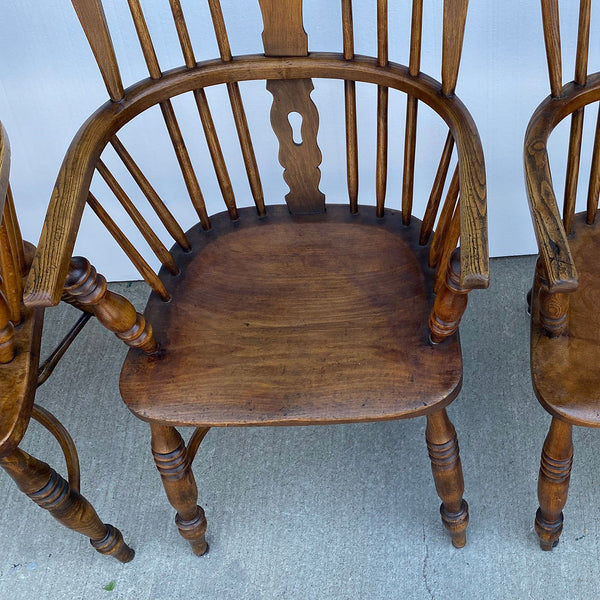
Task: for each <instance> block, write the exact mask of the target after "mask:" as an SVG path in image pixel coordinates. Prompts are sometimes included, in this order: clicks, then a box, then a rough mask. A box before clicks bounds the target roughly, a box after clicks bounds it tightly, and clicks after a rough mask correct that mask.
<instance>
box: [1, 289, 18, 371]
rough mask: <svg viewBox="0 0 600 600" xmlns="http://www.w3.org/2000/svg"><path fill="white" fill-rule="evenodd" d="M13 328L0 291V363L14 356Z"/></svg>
mask: <svg viewBox="0 0 600 600" xmlns="http://www.w3.org/2000/svg"><path fill="white" fill-rule="evenodd" d="M14 336H15V333H14V327H13V324H12V321H11V320H10V310H9V308H8V302H7V301H6V298H5V297H4V294H3V293H2V291H0V363H8V362H10V361H11V360H12V359H13V358H14V356H15V343H14Z"/></svg>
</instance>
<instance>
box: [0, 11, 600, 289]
mask: <svg viewBox="0 0 600 600" xmlns="http://www.w3.org/2000/svg"><path fill="white" fill-rule="evenodd" d="M142 4H143V6H144V8H146V13H147V17H148V21H149V25H150V28H151V30H152V31H153V32H155V35H156V36H157V37H158V38H168V41H169V42H173V41H174V40H175V37H174V36H175V33H174V28H173V25H172V21H171V19H170V12H169V8H168V2H167V0H145V1H143V2H142ZM182 4H183V7H184V11H185V13H186V15H187V18H188V24H189V27H190V30H191V34H192V37H193V39H194V40H195V49H196V53H197V58H198V59H199V60H200V59H203V58H212V57H214V56H216V55H217V53H216V46H215V43H214V35H213V34H212V30H211V27H210V21H209V16H208V11H207V8H206V7H205V6H204V5H205V4H206V3H205V2H199V1H197V0H195V1H191V0H183V2H182ZM236 4H237V5H240V4H241V5H242V6H243V7H244V9H243V12H242V11H241V10H240V9H239V7H236ZM256 4H257V3H256V2H254V1H252V2H250V1H249V0H247V1H246V2H241V3H240V2H238V3H236V2H235V1H234V0H223V7H224V11H225V17H226V21H227V23H228V27H229V34H230V37H231V39H232V49H233V52H234V53H236V54H241V53H245V52H257V51H260V49H261V47H260V37H259V34H260V31H261V30H262V23H261V21H260V13H259V10H258V8H257V6H256ZM305 4H306V8H305V21H306V23H305V28H306V29H307V31H308V33H309V47H310V49H312V50H320V49H326V50H336V51H337V50H339V49H340V48H341V34H340V31H339V23H340V18H339V1H338V0H327V1H325V0H320V1H318V0H312V1H310V0H309V1H307V2H306V3H305ZM355 4H356V8H355V10H356V14H355V22H356V27H357V29H358V28H359V24H360V27H361V28H364V31H365V32H364V33H363V34H361V35H360V36H358V37H357V42H356V50H357V52H359V53H370V54H373V53H374V52H375V34H374V29H375V13H374V8H373V5H374V2H372V1H369V2H367V0H363V1H361V2H359V1H358V0H357V1H356V2H355ZM395 4H401V5H403V6H401V7H400V8H396V7H395ZM408 4H410V3H409V2H407V1H406V0H402V1H399V2H393V1H392V2H390V6H391V7H392V8H391V11H390V28H391V29H395V31H396V34H395V37H394V40H393V42H392V46H391V49H390V58H391V59H392V60H395V61H397V62H404V63H406V61H407V53H408V30H409V21H410V12H409V7H408V6H405V5H408ZM563 4H564V9H565V12H564V14H563V15H562V21H563V26H564V28H565V30H568V31H565V32H564V33H563V44H564V46H565V51H564V54H565V60H564V64H565V65H566V66H565V79H571V78H572V69H573V67H572V66H571V65H573V45H574V39H575V30H576V25H577V24H576V21H575V19H576V15H575V13H576V5H578V3H576V2H572V1H569V2H563ZM126 5H127V3H126V2H125V0H104V6H105V11H106V13H107V18H108V20H109V22H110V23H111V24H112V25H113V26H114V28H113V40H114V42H115V46H116V48H117V55H118V57H119V60H120V63H121V69H122V74H123V79H124V81H125V84H126V85H129V84H131V83H133V82H135V81H136V80H138V79H140V78H142V77H145V76H146V74H147V72H146V71H145V67H144V63H143V59H142V55H141V52H140V51H139V47H138V45H137V41H136V38H135V33H134V30H133V27H132V25H131V20H130V18H129V16H128V12H127V8H126ZM359 5H360V6H359ZM425 5H426V6H425V43H426V44H427V47H428V48H433V50H432V51H427V52H425V53H424V55H423V71H425V72H427V73H429V74H431V75H433V76H435V77H436V78H439V42H440V31H441V23H440V18H439V12H440V10H439V7H440V5H441V0H430V1H426V2H425ZM0 19H1V20H0V57H1V59H0V119H1V120H2V121H3V123H4V125H5V127H6V129H7V130H8V133H9V137H10V140H11V146H12V157H13V160H12V186H13V192H14V195H15V198H16V201H17V203H18V208H17V210H18V212H19V215H20V219H21V221H22V227H23V230H24V236H25V237H26V238H27V239H30V240H32V241H36V240H37V238H38V236H39V231H40V229H41V225H42V221H43V217H44V214H45V208H46V205H47V201H48V198H49V196H50V193H51V190H52V187H53V183H54V180H55V177H56V173H57V171H58V168H59V166H60V163H61V160H62V156H63V154H64V152H65V150H66V148H67V146H68V144H69V142H70V140H71V138H72V136H73V135H74V133H75V132H76V130H77V129H78V127H79V125H80V124H81V123H82V122H83V121H84V120H85V118H86V117H87V116H88V115H89V114H90V113H91V112H92V111H93V110H94V109H95V108H96V107H97V106H99V105H100V104H102V103H103V102H104V101H105V100H106V98H107V96H106V92H105V90H104V87H103V84H102V80H101V77H100V75H99V73H98V71H97V68H96V65H95V62H94V60H93V57H92V55H91V52H90V50H89V47H88V46H87V42H86V40H85V38H84V35H83V33H82V31H81V28H80V26H79V23H78V21H77V19H76V17H75V14H74V11H73V9H72V7H71V5H70V3H69V2H67V1H66V0H44V1H43V2H40V1H39V0H5V2H3V6H2V11H1V17H0ZM592 39H594V37H592ZM157 52H158V55H159V59H160V61H161V66H162V67H163V69H166V68H169V67H172V66H177V65H179V64H180V63H181V59H180V55H179V49H178V46H177V44H176V43H171V44H170V49H169V44H168V42H167V41H165V42H164V43H162V42H159V41H157ZM593 59H594V57H593V56H592V58H591V65H590V70H596V69H597V63H594V60H593ZM247 87H248V88H249V89H248V92H247V96H246V102H247V106H248V111H249V112H252V109H253V107H254V108H256V109H257V110H258V111H259V112H262V114H263V116H266V114H267V111H268V110H269V108H270V96H269V95H268V94H267V92H266V91H265V90H264V84H262V83H260V84H250V85H248V86H247ZM548 89H549V87H548V77H547V70H546V63H545V55H544V48H543V37H542V29H541V15H540V7H539V2H538V1H537V0H529V1H527V2H523V1H522V0H505V1H504V2H492V1H489V0H488V1H485V0H475V1H472V2H471V6H470V13H469V18H468V21H467V31H466V35H465V46H464V52H463V60H462V65H461V74H460V77H459V85H458V88H457V93H458V95H459V96H460V97H461V99H462V100H463V101H464V102H465V104H466V105H467V107H468V108H469V110H470V111H471V113H472V115H473V117H474V119H475V122H476V123H477V125H478V128H479V132H480V135H481V138H482V142H483V147H484V151H485V156H486V165H487V176H488V206H489V229H490V252H491V254H492V256H505V255H516V254H526V253H534V252H535V240H534V237H533V232H532V228H531V224H530V217H529V211H528V208H527V202H526V197H525V191H524V184H523V172H522V159H521V155H522V142H523V134H524V131H525V127H526V125H527V121H528V119H529V116H530V115H531V113H532V112H533V110H534V108H535V106H536V105H537V104H538V103H539V101H540V100H541V99H542V98H543V97H545V96H546V95H547V93H548ZM339 91H340V90H339V87H331V85H330V84H326V85H325V86H323V87H321V88H318V89H317V90H316V91H315V93H314V94H313V96H314V99H315V102H317V103H318V104H319V103H321V105H320V109H321V115H320V116H321V130H320V137H319V141H320V145H321V148H322V150H323V155H324V164H323V168H322V171H323V174H324V178H323V181H322V186H321V187H322V189H323V191H325V193H327V192H328V188H332V187H333V186H334V184H336V183H337V181H338V180H339V181H342V180H343V178H344V177H345V175H344V170H343V169H344V164H343V150H342V147H341V146H339V145H336V143H335V142H334V141H333V140H330V139H329V138H328V135H329V134H330V133H331V131H332V127H333V125H335V124H340V123H341V119H342V118H343V116H342V114H341V112H340V111H339V110H337V109H335V108H334V104H333V103H332V102H329V101H328V100H329V97H330V96H334V95H338V94H339ZM360 95H361V98H362V100H361V103H362V104H363V105H364V107H367V112H366V116H363V117H361V121H360V126H361V143H362V144H363V146H361V149H362V148H363V147H364V148H365V150H364V151H363V153H362V154H361V163H362V166H361V196H362V197H361V200H362V201H369V198H370V197H372V194H371V193H370V190H372V189H373V187H372V185H373V176H372V169H371V165H372V164H373V163H372V161H371V159H370V156H371V154H372V150H373V144H374V134H373V129H374V128H373V123H374V121H373V112H372V111H373V108H372V106H373V97H372V94H370V92H368V91H366V90H365V91H361V93H360ZM337 97H338V98H340V96H339V95H338V96H337ZM209 98H210V100H211V104H212V106H213V110H214V113H215V114H214V116H215V120H216V121H217V125H218V127H219V128H220V131H223V132H227V131H229V130H230V129H231V131H233V130H232V124H231V117H230V115H229V112H230V111H229V109H228V104H227V101H226V100H225V98H223V96H222V95H221V94H220V93H218V92H214V91H213V92H211V94H210V95H209ZM175 106H176V110H177V111H178V115H179V116H180V118H181V119H182V120H183V121H186V120H188V119H189V120H190V122H191V123H193V125H191V127H192V130H191V132H190V131H189V130H185V134H186V140H187V141H188V144H189V146H190V151H191V153H192V156H193V158H194V160H195V162H196V163H197V164H198V165H204V164H207V165H208V164H209V163H205V162H203V161H205V160H206V150H205V148H204V143H203V135H202V133H201V129H200V126H199V123H198V118H197V114H194V107H193V106H192V104H191V103H190V102H189V101H188V100H187V99H178V100H177V101H176V102H175ZM391 106H392V109H394V108H395V109H397V110H398V115H399V116H398V117H397V120H392V126H393V127H394V126H396V123H397V129H396V130H394V128H393V127H392V132H393V131H400V133H401V131H402V127H403V120H404V116H403V111H402V105H401V101H400V100H398V101H396V100H394V102H393V103H392V105H391ZM220 107H223V108H224V109H225V110H223V111H219V108H220ZM368 111H371V112H370V113H369V112H368ZM420 118H421V119H422V121H420V123H419V126H420V128H421V130H422V131H423V130H428V129H429V128H430V127H431V128H432V133H431V135H426V136H425V137H424V138H423V139H424V140H425V141H424V142H419V146H418V148H417V152H418V160H420V161H424V162H427V163H430V164H431V166H430V167H429V169H430V170H431V169H433V168H435V161H437V160H438V157H439V152H440V151H441V145H442V141H443V132H442V133H441V134H440V133H439V132H434V130H433V124H434V121H435V119H433V116H432V115H430V114H428V111H427V110H425V109H421V111H420ZM151 121H157V122H158V121H160V117H159V116H158V115H157V114H156V112H154V113H152V114H150V115H148V117H147V118H146V120H145V121H143V122H141V123H140V124H139V125H138V126H137V127H133V128H131V131H126V132H124V134H123V136H124V140H125V141H126V142H127V145H128V146H130V150H131V152H132V153H133V154H134V155H135V157H136V158H137V159H139V162H140V163H141V164H142V166H143V167H144V168H145V169H146V170H147V174H148V175H149V176H150V178H151V180H152V182H153V183H154V184H155V185H156V187H157V189H158V191H159V192H160V193H161V194H162V195H163V196H164V197H165V200H166V201H167V202H168V203H169V206H170V207H171V208H172V209H173V211H174V212H175V213H176V215H178V216H183V217H185V216H191V209H190V208H189V201H188V200H187V196H186V193H185V188H184V186H183V184H182V182H181V176H180V175H179V173H178V171H177V167H176V165H175V164H174V162H173V161H172V160H171V159H170V158H168V159H165V158H164V156H167V157H171V155H172V151H170V149H169V142H168V140H167V139H166V136H165V135H164V133H161V135H162V137H159V138H153V137H151V136H150V134H149V130H150V129H151V127H150V124H151V123H150V122H151ZM558 135H559V139H558V141H557V142H556V143H555V144H556V146H558V147H559V146H564V144H565V143H566V142H565V139H566V138H565V135H566V130H565V128H562V129H561V131H559V134H558ZM272 136H273V134H272V132H267V134H265V135H262V134H259V135H258V136H257V137H256V138H255V139H256V140H257V154H258V157H259V161H261V164H266V165H269V164H270V165H272V168H271V169H270V170H269V169H267V170H266V172H265V174H264V185H265V192H266V194H267V195H268V196H275V197H281V196H282V195H284V194H285V192H286V187H285V184H284V183H283V181H282V180H281V175H280V174H281V169H280V168H279V167H278V165H276V164H274V161H273V160H272V147H271V145H270V142H271V141H272ZM393 137H394V136H393V135H392V138H393ZM397 137H398V138H402V135H399V136H397ZM224 139H226V140H228V141H227V142H226V143H225V144H224V145H225V148H224V150H225V153H226V155H227V156H228V157H229V156H231V157H232V158H233V159H237V158H238V157H239V150H238V148H237V141H236V138H235V135H234V134H233V133H231V135H229V136H227V135H226V136H224ZM136 140H137V141H136ZM263 142H264V143H263ZM267 142H269V143H267ZM160 146H164V147H165V148H166V150H167V151H166V152H165V153H160V152H158V151H157V148H158V147H160ZM390 161H391V166H390V189H391V194H390V196H391V197H390V199H389V202H388V203H389V205H390V206H392V207H393V206H397V205H398V204H399V201H398V200H396V199H395V198H394V190H395V189H396V188H395V186H396V185H397V184H398V183H399V178H400V171H401V164H402V163H401V161H402V153H401V144H400V145H399V144H396V142H395V141H393V143H392V144H391V149H390ZM393 161H395V162H393ZM233 162H235V160H234V161H233ZM115 164H116V163H115ZM202 168H203V167H199V170H202ZM211 175H212V173H210V174H209V175H208V176H207V178H206V179H207V182H204V178H202V179H201V181H202V182H203V191H204V193H205V196H206V197H207V198H212V197H217V196H218V193H217V190H218V188H217V187H216V183H215V182H214V177H211ZM554 176H555V183H558V182H559V181H560V174H559V170H558V168H557V171H556V172H555V173H554ZM232 178H233V179H234V181H236V182H237V185H239V186H240V189H241V193H238V197H239V198H240V204H242V205H244V204H248V198H249V195H248V194H247V191H246V190H247V184H246V183H245V178H244V177H243V174H242V172H241V171H236V170H234V171H233V172H232ZM429 185H430V181H429V180H428V181H426V182H425V181H423V182H421V181H417V184H416V186H417V187H416V195H417V200H416V203H417V206H420V205H421V204H420V203H422V202H424V200H423V199H422V198H423V197H424V196H425V195H426V194H428V186H429ZM98 189H99V190H100V191H99V195H101V196H102V193H103V191H102V187H101V186H100V187H99V188H98ZM133 193H134V192H133V191H132V194H133ZM105 195H106V196H107V197H108V194H105ZM328 199H329V200H330V201H331V200H334V199H335V198H333V197H331V196H329V197H328ZM340 200H341V201H343V198H340ZM113 203H114V202H113ZM110 204H111V202H110V201H109V205H110ZM208 204H209V208H210V209H211V211H217V210H223V205H222V201H221V202H218V201H216V200H215V201H214V202H213V201H209V202H208ZM76 251H77V252H79V253H82V254H85V255H87V256H89V257H90V258H91V259H92V261H93V262H95V263H96V264H97V266H98V268H99V270H101V271H102V272H104V273H105V274H106V275H107V276H108V278H110V279H129V278H137V275H136V273H135V272H134V271H133V269H132V267H131V266H130V265H128V264H127V263H126V261H125V259H124V258H123V256H122V254H121V253H120V251H119V249H118V248H117V247H116V245H115V244H114V242H112V240H110V239H109V238H107V236H106V235H105V234H104V232H103V231H102V227H101V226H99V224H98V222H97V221H96V220H95V217H94V216H93V215H91V214H90V215H87V216H85V218H84V223H83V226H82V230H81V233H80V236H79V240H78V243H77V247H76Z"/></svg>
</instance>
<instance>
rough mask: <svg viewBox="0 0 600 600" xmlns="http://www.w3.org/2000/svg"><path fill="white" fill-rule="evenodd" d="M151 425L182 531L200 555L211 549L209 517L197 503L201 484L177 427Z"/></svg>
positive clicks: (156, 456)
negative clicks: (208, 539) (207, 542)
mask: <svg viewBox="0 0 600 600" xmlns="http://www.w3.org/2000/svg"><path fill="white" fill-rule="evenodd" d="M150 429H151V431H152V454H153V455H154V461H155V463H156V467H157V469H158V471H159V473H160V476H161V479H162V482H163V486H164V488H165V492H166V494H167V498H168V499H169V502H170V503H171V506H172V507H173V508H174V509H175V510H176V511H177V515H176V516H175V523H176V525H177V528H178V529H179V533H180V534H181V536H182V537H183V538H185V539H186V540H188V542H189V543H190V545H191V547H192V551H193V552H194V554H196V555H198V556H201V555H202V554H205V553H206V551H207V550H208V545H207V544H206V540H205V539H204V534H205V532H206V518H205V516H204V511H203V510H202V508H201V507H200V506H198V505H197V504H196V503H197V501H198V488H197V487H196V481H195V479H194V474H193V473H192V467H191V464H190V461H189V457H188V454H187V450H186V447H185V444H184V442H183V439H182V437H181V435H180V434H179V432H178V431H177V430H176V429H175V428H174V427H168V426H165V425H154V424H151V425H150Z"/></svg>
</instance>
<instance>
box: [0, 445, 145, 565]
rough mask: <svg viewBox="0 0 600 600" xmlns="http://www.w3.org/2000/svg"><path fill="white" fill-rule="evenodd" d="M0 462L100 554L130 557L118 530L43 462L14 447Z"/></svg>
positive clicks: (20, 485) (31, 495)
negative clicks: (102, 518) (88, 539)
mask: <svg viewBox="0 0 600 600" xmlns="http://www.w3.org/2000/svg"><path fill="white" fill-rule="evenodd" d="M0 465H1V466H2V467H3V469H4V470H5V471H6V472H7V473H8V474H9V475H10V477H11V478H12V479H13V480H14V481H15V483H16V484H17V486H18V488H19V489H20V490H21V491H22V492H24V493H25V494H26V495H27V496H29V498H31V499H32V500H33V501H34V502H35V503H36V504H37V505H38V506H41V507H42V508H44V509H46V510H47V511H48V512H49V513H50V514H51V515H52V516H53V517H54V518H55V519H56V520H57V521H59V522H60V523H61V524H62V525H64V526H65V527H68V528H69V529H73V530H75V531H77V532H79V533H81V534H83V535H85V536H87V537H89V538H90V542H91V544H92V546H93V547H94V548H95V549H96V550H97V551H98V552H100V554H107V555H109V556H114V557H115V558H116V559H117V560H119V561H121V562H124V563H125V562H129V561H130V560H131V559H132V558H133V557H134V554H135V553H134V551H133V550H132V549H131V548H130V547H129V546H128V545H127V544H126V543H125V542H124V541H123V536H122V534H121V532H120V531H119V530H118V529H117V528H116V527H113V526H112V525H108V524H104V523H102V521H101V520H100V518H99V517H98V515H97V513H96V511H95V510H94V507H93V506H92V505H91V504H90V503H89V502H88V501H87V500H86V499H85V498H84V497H83V496H82V495H81V494H79V493H78V492H76V491H75V490H73V489H71V488H70V486H69V484H68V483H67V481H65V480H64V479H63V478H62V477H61V476H60V475H59V474H58V473H57V472H56V471H55V470H54V469H52V468H51V467H50V466H49V465H47V464H46V463H45V462H42V461H41V460H38V459H37V458H34V457H33V456H31V455H29V454H27V453H26V452H24V451H23V450H21V449H20V448H17V449H16V450H14V451H13V452H11V454H9V455H8V456H4V457H2V458H0Z"/></svg>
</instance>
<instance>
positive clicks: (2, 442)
mask: <svg viewBox="0 0 600 600" xmlns="http://www.w3.org/2000/svg"><path fill="white" fill-rule="evenodd" d="M9 162H10V149H9V145H8V139H7V137H6V134H5V132H4V129H3V127H2V124H1V123H0V194H1V196H0V197H1V198H2V202H1V205H2V212H1V213H0V215H1V223H0V275H1V277H0V308H1V309H2V310H0V318H1V319H2V322H1V323H0V324H1V325H2V331H3V332H6V331H7V330H9V331H10V333H11V335H10V336H9V337H8V339H6V336H5V335H3V339H2V346H1V352H0V467H2V468H3V469H4V470H5V471H6V472H7V473H8V475H9V476H10V477H11V478H12V479H13V481H14V482H15V483H16V484H17V486H18V488H19V489H20V490H21V491H22V492H23V493H25V494H26V495H27V496H28V497H29V498H30V499H31V500H33V501H34V502H35V503H36V504H38V505H39V506H40V507H42V508H44V509H46V510H48V512H49V513H50V514H51V515H52V516H53V517H54V518H55V519H57V520H58V521H59V522H60V523H62V524H63V525H64V526H65V527H68V528H70V529H73V530H75V531H78V532H79V533H82V534H83V535H86V536H88V537H89V538H90V542H91V543H92V545H93V546H94V548H95V549H96V550H97V551H98V552H100V553H101V554H108V555H112V556H114V557H115V558H117V559H118V560H120V561H121V562H128V561H130V560H131V559H132V558H133V555H134V552H133V550H132V549H131V548H129V546H127V544H125V542H124V541H123V536H122V535H121V532H120V531H119V530H118V529H116V528H115V527H113V526H112V525H107V524H104V523H103V522H102V521H101V520H100V518H99V517H98V514H97V513H96V511H95V510H94V507H93V506H92V505H91V504H90V503H89V502H88V500H87V499H86V498H84V497H83V496H82V495H81V494H80V493H79V479H80V474H79V460H78V457H77V451H76V449H75V445H74V444H73V440H72V439H71V436H70V435H69V434H68V432H67V431H66V429H65V428H64V427H63V426H62V424H61V423H60V422H59V421H58V420H57V419H56V417H54V416H53V415H52V414H50V413H49V412H48V411H46V410H44V409H43V408H41V407H38V406H36V405H35V404H34V397H35V390H36V388H37V387H38V386H39V385H41V384H42V383H43V382H44V381H45V380H46V379H47V376H48V375H49V373H50V372H51V371H52V369H53V368H54V366H55V365H56V363H57V362H58V360H59V359H60V356H61V355H62V354H63V353H64V351H65V350H66V348H67V347H68V345H69V344H70V342H71V341H72V340H73V338H74V337H75V335H76V331H77V330H78V329H80V324H78V325H76V326H75V327H74V328H73V329H72V330H71V332H70V333H69V334H68V335H67V336H66V337H65V339H64V340H63V342H62V343H61V344H60V346H59V347H58V348H57V349H56V351H55V352H53V353H52V355H51V357H50V360H49V361H48V362H47V363H44V369H42V371H41V372H40V373H38V365H39V355H40V344H41V336H42V323H43V317H44V309H43V308H35V309H31V308H25V307H24V305H23V303H22V292H23V282H22V277H23V276H25V275H27V271H28V268H29V265H30V264H31V258H32V256H33V252H32V250H33V248H32V245H31V244H29V243H28V242H23V240H22V238H21V233H20V230H19V223H18V220H17V215H16V212H15V208H14V204H13V199H12V196H11V193H10V188H9V185H8V174H9ZM6 298H8V302H6V300H5V299H6ZM9 306H10V310H8V308H9ZM31 417H33V418H34V419H36V420H37V421H39V422H40V423H41V424H42V425H43V426H44V427H45V428H46V429H47V430H48V431H49V432H50V433H52V435H53V436H54V437H55V438H56V439H57V441H58V443H59V444H60V446H61V448H62V450H63V453H64V455H65V460H66V463H67V471H68V474H69V481H68V482H67V481H66V480H64V479H63V478H62V477H61V476H60V475H59V474H58V473H57V472H56V471H55V470H54V469H52V468H51V467H50V466H49V465H48V464H46V463H45V462H43V461H41V460H39V459H37V458H35V457H34V456H31V455H29V454H27V453H26V452H24V451H23V450H21V448H19V444H20V442H21V440H22V439H23V436H24V435H25V433H26V432H27V429H28V425H29V421H30V418H31Z"/></svg>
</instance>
